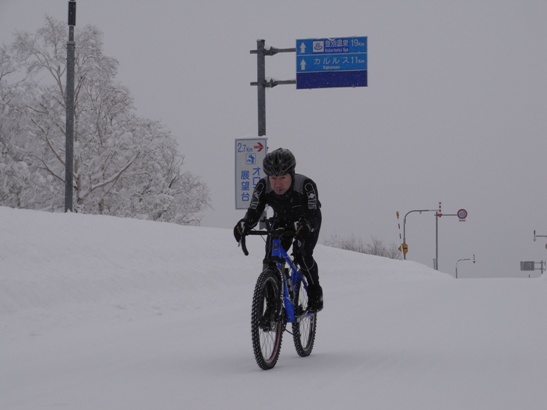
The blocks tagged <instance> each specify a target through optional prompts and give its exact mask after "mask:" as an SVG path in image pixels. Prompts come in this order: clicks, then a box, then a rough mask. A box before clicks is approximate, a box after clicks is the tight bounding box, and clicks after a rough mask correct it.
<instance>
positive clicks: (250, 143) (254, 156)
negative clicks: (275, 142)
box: [235, 138, 268, 209]
mask: <svg viewBox="0 0 547 410" xmlns="http://www.w3.org/2000/svg"><path fill="white" fill-rule="evenodd" d="M267 141H268V139H267V138H241V139H236V141H235V169H236V174H235V188H236V190H235V191H236V209H247V208H248V207H249V205H250V203H251V195H252V194H253V190H254V188H255V186H256V184H257V183H258V181H259V180H260V179H261V178H264V177H265V176H266V174H264V170H263V169H262V161H263V160H264V157H265V156H266V151H267V150H268V148H267Z"/></svg>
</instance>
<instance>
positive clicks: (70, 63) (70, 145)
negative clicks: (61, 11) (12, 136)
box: [65, 0, 76, 212]
mask: <svg viewBox="0 0 547 410" xmlns="http://www.w3.org/2000/svg"><path fill="white" fill-rule="evenodd" d="M75 25H76V1H74V0H70V1H69V2H68V43H67V64H66V147H65V149H66V152H65V157H66V158H65V212H68V211H71V212H72V209H73V208H72V198H73V186H74V185H73V172H74V165H73V164H74V54H75V52H74V49H75V47H76V44H75V43H74V26H75Z"/></svg>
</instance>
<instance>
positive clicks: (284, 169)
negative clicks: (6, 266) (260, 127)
mask: <svg viewBox="0 0 547 410" xmlns="http://www.w3.org/2000/svg"><path fill="white" fill-rule="evenodd" d="M262 167H263V168H264V172H265V173H266V175H268V176H273V177H279V176H281V175H285V174H291V175H294V169H295V168H296V159H295V158H294V155H293V154H292V152H291V151H289V150H288V149H286V148H278V149H276V150H275V151H272V152H270V153H269V154H268V155H266V157H265V158H264V161H263V163H262Z"/></svg>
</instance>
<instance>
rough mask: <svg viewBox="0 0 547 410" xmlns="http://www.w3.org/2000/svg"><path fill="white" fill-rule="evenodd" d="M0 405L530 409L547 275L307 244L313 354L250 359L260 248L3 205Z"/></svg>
mask: <svg viewBox="0 0 547 410" xmlns="http://www.w3.org/2000/svg"><path fill="white" fill-rule="evenodd" d="M0 229H1V235H0V364H1V366H0V408H1V409H3V410H19V409H28V410H36V409H78V410H80V409H81V410H85V409H92V410H98V409H101V410H104V409H131V410H138V409H146V410H149V409H159V410H164V409H165V410H167V409H278V408H283V407H287V406H289V407H291V406H297V408H300V409H374V410H377V409H392V410H400V409H405V410H412V409H419V410H424V409H442V410H444V409H458V410H462V409H466V410H472V409H477V410H479V409H480V410H486V409H492V410H494V409H495V410H502V409H508V410H509V409H510V410H514V409H523V410H533V409H542V410H543V409H545V406H546V403H547V386H546V384H547V354H546V352H545V350H546V347H547V326H546V323H545V321H546V316H547V281H545V280H544V279H458V280H456V279H454V278H452V277H450V276H448V275H446V274H443V273H440V272H436V271H434V270H432V269H430V268H428V267H426V266H423V265H420V264H417V263H414V262H411V261H394V260H390V259H385V258H380V257H375V256H370V255H364V254H359V253H353V252H348V251H343V250H340V249H334V248H329V247H326V246H322V245H318V246H317V248H316V259H317V261H318V263H319V267H320V274H321V279H322V284H323V288H324V292H325V309H324V310H323V311H322V312H321V313H320V314H319V316H318V328H317V338H316V343H315V347H314V350H313V353H312V354H311V356H309V357H307V358H301V357H299V356H298V355H297V354H296V352H295V349H294V346H293V343H292V338H291V335H290V334H288V333H285V335H284V340H283V346H282V349H281V356H280V358H279V361H278V363H277V366H276V367H275V368H274V369H272V370H268V371H263V370H260V369H259V368H258V366H257V365H256V363H255V360H254V356H253V353H252V347H251V337H250V307H251V298H252V292H253V289H254V285H255V280H256V277H257V274H258V272H259V271H260V267H261V261H262V257H263V243H262V240H261V239H260V238H258V237H252V238H250V239H249V249H250V252H251V255H250V256H248V257H245V256H244V255H243V254H242V252H241V249H239V248H238V247H237V245H236V243H235V241H234V239H233V237H232V232H231V231H230V230H227V229H215V228H204V227H189V226H179V225H173V224H167V223H155V222H149V221H140V220H132V219H121V218H113V217H106V216H90V215H80V214H52V213H46V212H38V211H27V210H16V209H10V208H0Z"/></svg>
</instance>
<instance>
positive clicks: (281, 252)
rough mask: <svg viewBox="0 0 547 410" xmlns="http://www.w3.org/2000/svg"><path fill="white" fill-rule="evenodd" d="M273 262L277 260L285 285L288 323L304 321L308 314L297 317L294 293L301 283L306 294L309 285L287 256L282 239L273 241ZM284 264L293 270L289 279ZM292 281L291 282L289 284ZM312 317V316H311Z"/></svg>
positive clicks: (284, 292)
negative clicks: (297, 285)
mask: <svg viewBox="0 0 547 410" xmlns="http://www.w3.org/2000/svg"><path fill="white" fill-rule="evenodd" d="M271 259H272V260H275V262H276V266H277V269H278V270H279V272H280V273H281V283H282V285H283V303H284V305H285V313H286V315H287V322H289V323H296V322H299V321H300V320H302V318H303V317H306V316H307V315H308V314H307V313H304V314H303V315H300V316H298V317H297V316H295V309H294V305H295V302H296V303H298V301H294V302H293V298H294V294H292V293H293V291H294V289H296V284H297V283H298V281H300V283H301V286H304V289H306V292H307V291H308V284H307V282H306V280H305V278H304V275H302V273H301V272H300V271H299V270H298V268H297V267H296V265H295V264H294V262H293V261H292V259H291V258H290V257H289V255H288V254H287V251H285V249H284V248H283V246H282V245H281V239H278V238H275V239H272V257H271ZM283 263H287V265H289V268H290V270H291V275H290V276H289V277H287V275H286V274H285V269H284V266H283ZM289 281H290V282H289ZM310 315H311V314H310Z"/></svg>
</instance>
